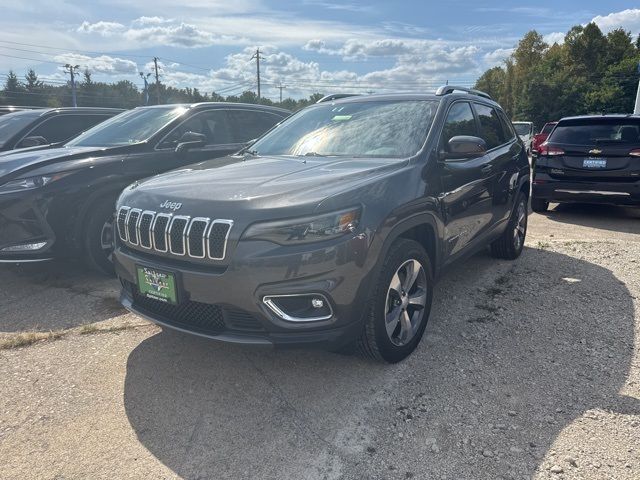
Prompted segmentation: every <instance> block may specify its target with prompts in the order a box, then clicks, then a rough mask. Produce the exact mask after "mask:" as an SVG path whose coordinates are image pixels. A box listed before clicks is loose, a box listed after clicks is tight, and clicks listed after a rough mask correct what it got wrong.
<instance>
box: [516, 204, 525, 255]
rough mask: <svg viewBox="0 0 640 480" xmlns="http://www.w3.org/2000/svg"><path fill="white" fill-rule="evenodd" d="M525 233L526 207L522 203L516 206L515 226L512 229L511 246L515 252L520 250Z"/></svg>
mask: <svg viewBox="0 0 640 480" xmlns="http://www.w3.org/2000/svg"><path fill="white" fill-rule="evenodd" d="M526 233H527V206H526V203H525V202H524V201H521V202H520V203H519V204H518V210H517V212H516V224H515V226H514V228H513V246H514V247H515V249H516V250H520V247H522V244H523V243H524V237H525V235H526Z"/></svg>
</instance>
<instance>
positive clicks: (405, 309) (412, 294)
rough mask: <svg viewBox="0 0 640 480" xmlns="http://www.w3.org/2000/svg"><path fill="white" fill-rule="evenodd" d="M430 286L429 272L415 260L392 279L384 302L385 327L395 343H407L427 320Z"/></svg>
mask: <svg viewBox="0 0 640 480" xmlns="http://www.w3.org/2000/svg"><path fill="white" fill-rule="evenodd" d="M427 288H428V285H427V275H426V273H425V271H424V268H423V266H422V264H421V263H420V262H419V261H417V260H415V259H410V260H407V261H406V262H404V263H403V264H402V265H400V267H399V268H398V269H397V270H396V273H395V274H394V275H393V277H392V278H391V283H390V284H389V288H388V290H387V301H386V304H385V326H386V331H387V336H388V337H389V340H391V343H393V344H394V345H396V346H399V347H401V346H404V345H407V344H408V343H409V342H410V341H411V340H412V339H413V337H414V336H415V335H416V332H417V331H418V330H419V328H420V325H421V324H422V321H423V319H424V312H425V306H426V303H427Z"/></svg>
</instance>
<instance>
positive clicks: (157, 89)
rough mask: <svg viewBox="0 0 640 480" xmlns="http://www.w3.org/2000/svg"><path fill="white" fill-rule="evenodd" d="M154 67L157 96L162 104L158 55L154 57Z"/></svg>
mask: <svg viewBox="0 0 640 480" xmlns="http://www.w3.org/2000/svg"><path fill="white" fill-rule="evenodd" d="M153 67H154V68H155V70H156V98H157V101H158V105H160V75H158V57H153Z"/></svg>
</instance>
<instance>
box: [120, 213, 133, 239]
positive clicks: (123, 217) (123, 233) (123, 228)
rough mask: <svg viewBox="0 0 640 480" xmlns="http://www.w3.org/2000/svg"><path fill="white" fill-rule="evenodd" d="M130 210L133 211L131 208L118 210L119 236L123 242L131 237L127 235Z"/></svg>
mask: <svg viewBox="0 0 640 480" xmlns="http://www.w3.org/2000/svg"><path fill="white" fill-rule="evenodd" d="M129 210H131V209H130V208H129V207H120V209H119V210H118V220H117V224H118V235H119V236H120V240H122V241H123V242H126V241H127V240H129V236H128V235H127V216H128V215H129Z"/></svg>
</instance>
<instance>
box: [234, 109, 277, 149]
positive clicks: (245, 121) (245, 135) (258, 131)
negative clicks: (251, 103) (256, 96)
mask: <svg viewBox="0 0 640 480" xmlns="http://www.w3.org/2000/svg"><path fill="white" fill-rule="evenodd" d="M227 115H229V122H230V123H231V131H232V133H231V136H232V137H233V143H245V142H248V141H249V140H253V139H254V138H258V137H259V136H261V135H262V134H263V133H265V132H266V131H267V130H269V129H270V128H271V127H273V126H274V125H275V124H276V123H278V122H279V121H281V120H282V117H280V116H279V115H275V114H273V113H267V112H259V111H257V110H229V111H228V112H227Z"/></svg>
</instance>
